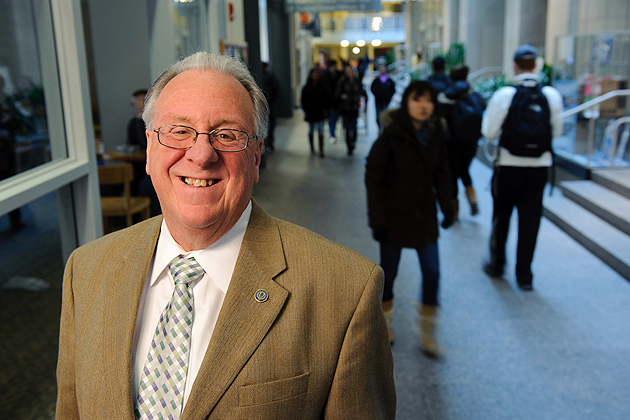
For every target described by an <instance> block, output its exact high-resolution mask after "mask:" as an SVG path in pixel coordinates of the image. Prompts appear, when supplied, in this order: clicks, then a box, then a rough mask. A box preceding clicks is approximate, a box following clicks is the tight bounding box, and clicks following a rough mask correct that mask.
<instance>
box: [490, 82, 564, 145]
mask: <svg viewBox="0 0 630 420" xmlns="http://www.w3.org/2000/svg"><path fill="white" fill-rule="evenodd" d="M515 87H516V94H515V95H514V98H513V99H512V104H511V105H510V109H509V111H508V114H507V117H506V118H505V121H504V122H503V132H502V133H501V139H500V141H499V144H500V145H501V146H503V147H505V148H506V149H507V150H508V151H509V152H510V153H512V154H513V155H516V156H524V157H540V156H541V155H542V154H543V153H544V152H547V151H551V138H552V135H551V122H550V115H551V114H550V111H549V103H548V102H547V97H546V96H545V95H544V94H543V93H542V87H541V86H540V85H536V86H532V87H530V86H515Z"/></svg>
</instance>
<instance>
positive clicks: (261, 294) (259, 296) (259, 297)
mask: <svg viewBox="0 0 630 420" xmlns="http://www.w3.org/2000/svg"><path fill="white" fill-rule="evenodd" d="M254 298H255V299H256V302H258V303H263V302H266V301H267V299H269V295H268V294H267V291H266V290H263V289H258V290H256V294H255V295H254Z"/></svg>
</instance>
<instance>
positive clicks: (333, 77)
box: [322, 60, 341, 144]
mask: <svg viewBox="0 0 630 420" xmlns="http://www.w3.org/2000/svg"><path fill="white" fill-rule="evenodd" d="M340 78H341V72H340V71H338V70H337V60H329V61H328V67H327V68H326V71H324V73H323V74H322V83H323V84H324V88H325V89H326V95H327V96H328V103H327V106H328V129H329V132H330V138H329V141H330V143H331V144H335V143H337V136H336V131H337V121H338V120H339V104H338V103H337V101H336V100H335V89H336V88H337V82H338V81H339V79H340Z"/></svg>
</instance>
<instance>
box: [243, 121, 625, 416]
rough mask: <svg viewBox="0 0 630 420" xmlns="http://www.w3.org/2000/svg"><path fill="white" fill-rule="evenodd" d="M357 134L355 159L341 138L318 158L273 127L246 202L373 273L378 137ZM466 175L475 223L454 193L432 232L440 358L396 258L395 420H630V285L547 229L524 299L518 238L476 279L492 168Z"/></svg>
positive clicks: (294, 134) (411, 269)
mask: <svg viewBox="0 0 630 420" xmlns="http://www.w3.org/2000/svg"><path fill="white" fill-rule="evenodd" d="M368 126H369V130H367V131H366V130H365V129H362V130H359V135H360V137H359V142H358V144H357V149H356V150H355V154H354V156H351V157H349V156H347V155H346V150H345V144H344V143H343V141H341V140H338V141H337V143H336V144H334V145H331V144H329V143H328V142H326V147H325V149H326V158H325V159H321V158H319V157H317V156H312V155H311V154H310V151H309V146H308V140H307V124H306V122H304V121H303V116H302V114H301V112H299V111H296V113H295V114H294V117H293V118H292V119H290V120H280V121H279V122H278V127H277V131H276V147H275V151H274V152H273V153H270V154H268V155H267V157H266V166H265V168H264V169H262V170H261V178H260V182H259V184H258V185H256V187H255V189H254V197H255V199H256V200H257V201H258V203H259V204H260V205H261V206H262V207H263V208H264V209H265V210H266V211H267V212H268V213H270V214H272V215H274V216H277V217H280V218H282V219H286V220H289V221H292V222H295V223H297V224H300V225H303V226H305V227H307V228H309V229H311V230H314V231H315V232H318V233H320V234H321V235H323V236H325V237H326V238H328V239H331V240H333V241H335V242H338V243H341V244H343V245H345V246H347V247H349V248H352V249H354V250H356V251H358V252H360V253H361V254H363V255H365V256H367V257H369V258H371V259H373V260H374V261H376V262H378V245H377V242H375V241H374V240H373V239H372V237H371V232H370V230H369V228H368V225H367V208H366V192H365V187H364V182H363V175H364V165H365V157H366V156H367V154H368V152H369V149H370V146H371V144H372V142H373V141H374V140H375V138H376V125H375V124H374V123H372V122H370V123H369V124H368ZM338 138H339V133H338ZM472 176H473V181H474V183H475V185H476V187H477V193H478V196H479V200H480V214H479V215H477V216H475V217H471V216H470V215H469V208H468V205H467V203H466V202H465V198H464V196H463V191H461V189H460V203H461V204H460V207H461V210H460V212H461V213H460V214H461V215H460V221H459V223H456V224H455V225H454V226H453V227H452V228H451V229H449V230H446V231H444V230H441V232H440V234H441V236H440V239H439V247H440V248H439V249H440V261H441V267H442V282H441V291H440V298H441V311H440V313H439V317H440V330H439V339H440V341H441V344H442V346H443V347H444V349H445V354H444V356H443V357H442V358H440V359H438V360H433V359H429V358H427V357H426V356H425V355H424V354H423V353H422V352H421V351H420V348H419V345H418V342H417V340H416V338H415V335H414V332H413V325H414V323H415V322H416V319H415V317H414V315H415V310H414V304H415V301H416V299H417V296H418V294H419V275H420V274H419V267H418V262H417V257H416V255H415V253H414V252H413V251H411V250H405V251H404V252H403V255H402V259H401V267H400V270H399V275H398V278H397V281H396V283H395V289H394V292H395V303H394V308H395V309H394V321H393V330H394V334H395V340H396V342H395V344H394V345H393V347H392V351H393V354H394V363H395V380H396V386H397V392H398V415H397V419H401V420H421V419H435V420H438V419H440V420H445V419H446V420H469V419H471V420H472V419H480V420H491V419H497V420H499V419H523V420H525V419H527V420H531V419H549V420H552V419H567V420H569V419H571V420H580V419H584V420H586V419H589V420H590V419H610V420H613V419H619V420H621V419H628V418H630V399H629V398H628V392H627V390H628V389H629V388H630V364H628V362H627V361H628V360H629V359H630V323H629V322H628V320H629V319H630V283H628V282H627V281H626V280H625V279H623V278H622V277H621V276H620V275H618V274H617V273H616V272H614V271H613V270H612V269H610V268H609V267H608V266H606V265H605V264H604V263H602V262H601V261H600V260H599V259H597V258H596V257H595V256H593V255H592V254H590V253H589V252H588V251H586V250H585V249H584V248H583V247H582V246H581V245H579V244H577V243H576V242H575V241H574V240H573V239H571V238H570V237H569V236H567V235H566V234H565V233H564V232H562V231H561V230H559V229H558V228H557V227H556V226H555V225H553V224H552V223H550V222H549V221H548V220H546V219H543V221H542V225H541V230H540V234H539V239H538V246H537V249H536V255H535V258H534V266H533V270H534V291H533V292H523V291H521V290H520V289H518V288H517V287H516V284H515V278H514V274H513V272H514V261H513V260H514V255H515V242H516V229H515V228H516V226H513V227H512V229H511V231H510V237H509V241H508V258H509V261H508V266H507V267H506V275H505V278H504V279H503V280H493V279H491V278H489V277H487V276H486V275H485V274H484V272H483V271H482V269H481V264H482V260H483V259H484V258H485V257H486V255H487V247H488V237H489V232H490V221H491V213H492V199H491V195H490V190H489V184H490V178H491V169H490V168H488V167H487V166H486V165H484V164H482V163H481V162H480V161H478V160H475V161H474V162H473V165H472ZM554 194H561V192H560V191H559V189H556V190H555V191H554ZM513 219H514V220H513V221H514V222H515V221H516V220H515V219H516V214H515V215H514V218H513Z"/></svg>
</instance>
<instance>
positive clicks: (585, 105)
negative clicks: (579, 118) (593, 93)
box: [562, 89, 630, 119]
mask: <svg viewBox="0 0 630 420" xmlns="http://www.w3.org/2000/svg"><path fill="white" fill-rule="evenodd" d="M617 96H630V89H619V90H613V91H611V92H607V93H605V94H603V95H601V96H598V97H597V98H593V99H591V100H590V101H587V102H584V103H583V104H581V105H578V106H576V107H573V108H571V109H566V110H564V111H563V112H562V118H563V119H564V118H567V117H570V116H572V115H575V114H577V113H579V112H582V111H584V110H586V109H589V108H590V107H592V106H595V105H599V104H601V103H602V102H605V101H607V100H609V99H611V98H615V97H617Z"/></svg>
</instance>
